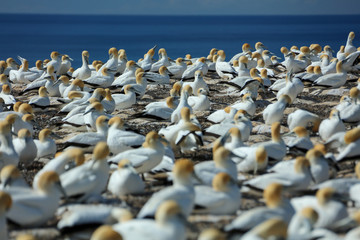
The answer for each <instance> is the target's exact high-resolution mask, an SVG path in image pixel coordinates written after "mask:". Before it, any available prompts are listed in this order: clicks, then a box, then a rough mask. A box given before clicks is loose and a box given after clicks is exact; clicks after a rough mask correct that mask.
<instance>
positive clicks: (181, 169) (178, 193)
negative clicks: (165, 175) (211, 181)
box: [137, 159, 195, 218]
mask: <svg viewBox="0 0 360 240" xmlns="http://www.w3.org/2000/svg"><path fill="white" fill-rule="evenodd" d="M172 173H173V185H172V186H170V187H167V188H164V189H162V190H160V191H159V192H157V193H154V194H153V195H152V196H151V198H150V199H149V200H148V201H147V202H146V203H145V205H144V206H143V207H142V208H141V210H140V212H139V214H138V216H137V217H138V218H146V217H153V216H154V215H155V211H156V209H157V208H158V207H159V206H160V205H161V204H162V203H163V202H164V201H166V200H173V201H175V202H176V203H177V204H178V205H179V207H180V210H181V213H182V214H183V215H184V216H186V217H188V216H189V215H190V213H191V212H192V210H193V208H194V198H195V192H194V187H193V184H192V175H193V173H194V165H193V163H192V162H191V161H190V160H188V159H180V160H177V161H176V162H175V165H174V168H173V170H172Z"/></svg>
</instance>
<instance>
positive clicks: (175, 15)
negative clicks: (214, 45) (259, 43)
mask: <svg viewBox="0 0 360 240" xmlns="http://www.w3.org/2000/svg"><path fill="white" fill-rule="evenodd" d="M0 15H60V16H62V15H71V16H124V17H130V16H142V17H146V16H149V17H154V16H157V17H180V16H188V17H242V16H244V17H245V16H246V17H256V16H263V17H273V16H282V17H301V16H312V17H315V16H318V17H323V16H360V13H359V14H336V13H332V14H173V15H169V14H108V13H5V12H0Z"/></svg>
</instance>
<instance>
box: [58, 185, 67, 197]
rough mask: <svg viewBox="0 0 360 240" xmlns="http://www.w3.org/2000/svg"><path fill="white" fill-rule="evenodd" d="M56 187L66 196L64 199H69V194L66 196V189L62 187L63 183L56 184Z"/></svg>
mask: <svg viewBox="0 0 360 240" xmlns="http://www.w3.org/2000/svg"><path fill="white" fill-rule="evenodd" d="M56 186H57V188H58V189H59V190H60V192H61V193H62V195H63V196H64V198H65V199H67V198H68V196H67V194H66V191H65V189H64V188H63V186H62V185H61V183H60V182H58V183H57V184H56Z"/></svg>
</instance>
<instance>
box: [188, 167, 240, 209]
mask: <svg viewBox="0 0 360 240" xmlns="http://www.w3.org/2000/svg"><path fill="white" fill-rule="evenodd" d="M240 202H241V193H240V190H239V188H238V186H237V185H236V182H235V181H234V180H232V178H231V177H230V176H229V175H228V174H227V173H224V172H220V173H218V174H216V175H215V177H214V178H213V180H212V188H211V187H209V186H203V185H201V186H195V207H196V206H200V208H201V209H200V210H199V211H200V212H201V213H208V214H216V215H226V214H234V213H236V211H237V210H238V209H239V207H240Z"/></svg>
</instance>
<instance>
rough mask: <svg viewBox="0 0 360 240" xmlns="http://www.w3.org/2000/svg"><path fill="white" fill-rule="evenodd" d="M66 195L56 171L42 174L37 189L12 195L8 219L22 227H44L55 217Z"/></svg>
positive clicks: (24, 190) (25, 190)
mask: <svg viewBox="0 0 360 240" xmlns="http://www.w3.org/2000/svg"><path fill="white" fill-rule="evenodd" d="M63 193H64V189H63V188H62V186H61V183H60V179H59V175H58V174H57V173H56V172H54V171H47V172H44V173H42V174H41V176H40V177H39V180H38V182H37V189H36V190H32V189H23V190H21V191H18V192H16V193H14V194H11V198H12V202H13V205H12V207H11V209H10V211H9V212H8V214H7V218H9V219H10V220H11V221H13V222H15V223H17V224H19V225H21V226H28V227H29V226H42V225H43V224H45V223H46V222H47V221H49V220H50V219H52V218H53V217H54V214H55V211H56V209H57V208H58V206H59V200H60V197H61V195H62V194H63Z"/></svg>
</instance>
